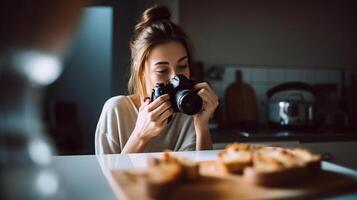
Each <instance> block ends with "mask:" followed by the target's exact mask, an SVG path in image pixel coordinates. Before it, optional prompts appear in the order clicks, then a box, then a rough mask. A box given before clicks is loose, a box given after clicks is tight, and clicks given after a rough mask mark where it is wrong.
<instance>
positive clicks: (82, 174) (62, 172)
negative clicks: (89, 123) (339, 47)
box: [52, 150, 357, 200]
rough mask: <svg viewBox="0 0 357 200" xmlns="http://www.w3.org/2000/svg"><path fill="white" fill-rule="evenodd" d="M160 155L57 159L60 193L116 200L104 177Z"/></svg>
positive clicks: (210, 154) (197, 156)
mask: <svg viewBox="0 0 357 200" xmlns="http://www.w3.org/2000/svg"><path fill="white" fill-rule="evenodd" d="M218 152H219V151H215V150H213V151H192V152H175V154H180V155H183V156H185V157H187V158H190V159H192V160H196V161H203V160H212V159H215V158H216V157H217V153H218ZM160 154H161V153H138V154H113V155H83V156H54V157H53V162H52V164H53V167H54V170H55V171H56V172H57V173H58V175H59V177H60V184H61V187H62V188H61V190H62V191H65V193H66V195H65V196H66V197H68V199H106V200H110V199H116V197H115V195H114V193H113V191H112V190H111V187H110V185H109V183H108V182H107V180H106V178H105V175H104V173H106V171H107V170H112V169H119V170H120V169H133V168H145V167H147V164H146V160H147V158H148V157H150V156H159V155H160ZM322 168H323V169H324V170H328V171H333V172H337V173H341V174H345V175H349V176H352V177H355V178H357V171H355V170H352V169H348V168H345V167H342V166H339V165H335V164H333V163H329V162H323V163H322ZM340 198H343V199H357V193H354V194H349V195H343V196H338V197H334V198H333V199H340Z"/></svg>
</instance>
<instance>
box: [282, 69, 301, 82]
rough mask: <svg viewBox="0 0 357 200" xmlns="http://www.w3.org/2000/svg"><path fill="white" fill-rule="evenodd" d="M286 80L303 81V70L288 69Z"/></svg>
mask: <svg viewBox="0 0 357 200" xmlns="http://www.w3.org/2000/svg"><path fill="white" fill-rule="evenodd" d="M285 81H287V82H297V81H301V70H300V69H286V70H285Z"/></svg>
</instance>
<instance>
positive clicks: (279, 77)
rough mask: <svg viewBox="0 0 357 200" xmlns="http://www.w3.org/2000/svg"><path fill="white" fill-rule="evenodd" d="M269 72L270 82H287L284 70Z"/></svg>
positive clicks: (271, 70)
mask: <svg viewBox="0 0 357 200" xmlns="http://www.w3.org/2000/svg"><path fill="white" fill-rule="evenodd" d="M267 71H268V81H269V82H270V83H275V84H280V83H283V82H285V71H284V69H270V70H267Z"/></svg>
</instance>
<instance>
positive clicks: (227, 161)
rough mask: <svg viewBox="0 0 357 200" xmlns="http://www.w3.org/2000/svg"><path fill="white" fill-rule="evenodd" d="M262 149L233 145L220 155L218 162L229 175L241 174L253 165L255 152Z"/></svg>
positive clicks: (253, 146)
mask: <svg viewBox="0 0 357 200" xmlns="http://www.w3.org/2000/svg"><path fill="white" fill-rule="evenodd" d="M262 147H263V146H261V145H250V144H244V143H233V144H230V145H228V146H227V147H226V148H225V150H223V151H222V152H219V153H218V160H219V162H220V164H221V165H222V168H223V169H225V170H226V171H227V172H228V173H238V174H241V173H242V172H243V169H244V168H245V167H248V166H251V165H252V158H253V157H252V155H253V154H252V153H253V151H254V150H255V149H260V148H262Z"/></svg>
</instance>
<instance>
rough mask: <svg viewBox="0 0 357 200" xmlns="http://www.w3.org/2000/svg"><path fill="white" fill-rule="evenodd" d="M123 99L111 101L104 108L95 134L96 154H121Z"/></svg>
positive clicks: (112, 99)
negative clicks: (121, 106)
mask: <svg viewBox="0 0 357 200" xmlns="http://www.w3.org/2000/svg"><path fill="white" fill-rule="evenodd" d="M121 103H123V102H122V97H115V98H111V99H109V100H108V101H107V102H106V103H105V104H104V107H103V110H102V113H101V115H100V118H99V121H98V124H97V128H96V132H95V153H96V154H114V153H121V149H122V148H121V144H120V137H121V135H122V133H121V129H120V121H121V118H120V112H119V111H120V104H121Z"/></svg>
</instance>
